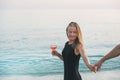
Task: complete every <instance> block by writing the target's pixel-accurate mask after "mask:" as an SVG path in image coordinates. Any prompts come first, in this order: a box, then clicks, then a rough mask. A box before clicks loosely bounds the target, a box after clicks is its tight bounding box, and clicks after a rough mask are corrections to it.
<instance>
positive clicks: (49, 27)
mask: <svg viewBox="0 0 120 80" xmlns="http://www.w3.org/2000/svg"><path fill="white" fill-rule="evenodd" d="M53 11H54V12H53ZM53 11H52V12H50V11H49V10H48V11H44V10H43V11H42V12H41V11H37V10H36V11H34V10H33V11H24V10H7V11H4V10H3V11H1V13H0V76H14V75H15V76H16V75H20V76H24V75H27V76H49V75H63V70H64V68H63V62H62V61H61V60H59V59H58V58H57V57H53V56H52V55H51V50H50V46H51V45H53V44H55V45H57V51H58V52H60V53H61V52H62V49H63V47H64V44H65V42H66V41H67V40H68V39H67V37H66V32H65V29H66V26H67V25H68V23H69V22H70V21H77V22H78V23H79V24H80V26H81V29H82V32H83V37H84V42H85V48H86V52H87V56H88V58H89V60H90V62H91V63H92V64H95V63H96V62H97V61H98V60H99V59H101V58H102V57H103V56H104V55H105V54H107V53H108V52H109V51H110V50H112V48H114V47H115V46H116V45H117V44H119V43H120V31H119V30H120V23H119V22H118V20H119V19H120V15H118V14H117V13H114V14H111V15H109V16H107V17H105V16H106V15H103V17H102V18H101V17H100V16H96V17H97V18H99V20H95V17H94V16H93V15H91V14H92V13H90V14H89V15H88V14H84V13H86V12H87V11H84V10H83V11H75V12H77V13H70V14H68V15H67V12H68V13H69V12H71V11H69V10H68V11H64V10H63V11H59V10H53ZM101 11H102V10H101ZM48 12H50V13H48ZM59 12H63V13H61V14H60V13H59ZM94 12H96V14H98V13H99V12H100V11H98V10H97V11H94ZM103 12H104V10H103ZM108 12H114V11H110V10H108V11H106V12H104V13H106V14H107V13H108ZM118 12H119V13H120V11H118ZM94 14H95V13H94ZM115 14H117V15H118V17H117V16H116V15H115ZM86 15H87V16H88V17H89V16H90V17H89V18H91V19H92V18H93V20H88V19H86V18H87V17H85V16H86ZM91 16H93V17H91ZM84 17H85V19H84ZM108 17H111V18H112V19H113V21H112V20H109V19H107V18H108ZM79 71H80V73H82V74H84V73H85V75H89V74H90V73H91V71H90V70H88V68H87V67H86V65H85V63H84V61H83V59H82V58H81V59H80V63H79ZM110 71H111V72H112V71H116V72H120V57H117V58H114V59H111V60H108V61H106V62H105V63H104V64H103V66H102V72H105V73H107V74H108V72H110ZM116 72H114V73H113V75H115V76H113V79H116V80H118V79H120V77H119V75H120V74H119V73H118V74H117V73H116ZM101 74H102V73H101ZM101 74H100V76H101ZM111 74H112V73H111ZM85 75H83V76H85ZM108 75H110V73H109V74H108ZM97 76H99V75H97ZM60 77H63V76H60ZM108 77H109V76H108ZM97 78H98V77H97ZM0 79H1V80H7V79H2V78H0ZM23 79H24V78H23ZM25 79H26V77H25ZM61 79H62V78H61ZM113 79H111V80H113ZM11 80H12V79H11ZM36 80H37V79H36ZM41 80H42V78H41ZM46 80H47V79H46ZM53 80H55V79H53ZM96 80H98V79H96Z"/></svg>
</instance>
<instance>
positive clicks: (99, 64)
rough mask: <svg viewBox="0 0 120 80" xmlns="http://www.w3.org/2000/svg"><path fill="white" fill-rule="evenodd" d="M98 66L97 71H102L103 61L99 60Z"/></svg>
mask: <svg viewBox="0 0 120 80" xmlns="http://www.w3.org/2000/svg"><path fill="white" fill-rule="evenodd" d="M95 66H96V68H97V71H100V70H101V66H102V61H98V62H97V63H96V64H95Z"/></svg>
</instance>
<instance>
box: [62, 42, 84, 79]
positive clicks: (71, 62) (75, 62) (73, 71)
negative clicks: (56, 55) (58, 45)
mask: <svg viewBox="0 0 120 80" xmlns="http://www.w3.org/2000/svg"><path fill="white" fill-rule="evenodd" d="M62 56H63V60H64V80H82V78H81V75H80V74H79V70H78V69H79V59H80V57H81V55H75V53H74V48H73V47H72V45H71V44H68V42H66V44H65V47H64V49H63V51H62Z"/></svg>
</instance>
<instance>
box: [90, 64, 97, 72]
mask: <svg viewBox="0 0 120 80" xmlns="http://www.w3.org/2000/svg"><path fill="white" fill-rule="evenodd" d="M88 68H89V69H90V70H91V71H93V72H95V73H96V66H94V65H91V64H89V65H88Z"/></svg>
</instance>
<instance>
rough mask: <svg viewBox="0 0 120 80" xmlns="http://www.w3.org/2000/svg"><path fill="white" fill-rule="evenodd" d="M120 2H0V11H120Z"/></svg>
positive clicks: (92, 0)
mask: <svg viewBox="0 0 120 80" xmlns="http://www.w3.org/2000/svg"><path fill="white" fill-rule="evenodd" d="M119 4H120V0H0V9H120V5H119Z"/></svg>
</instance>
